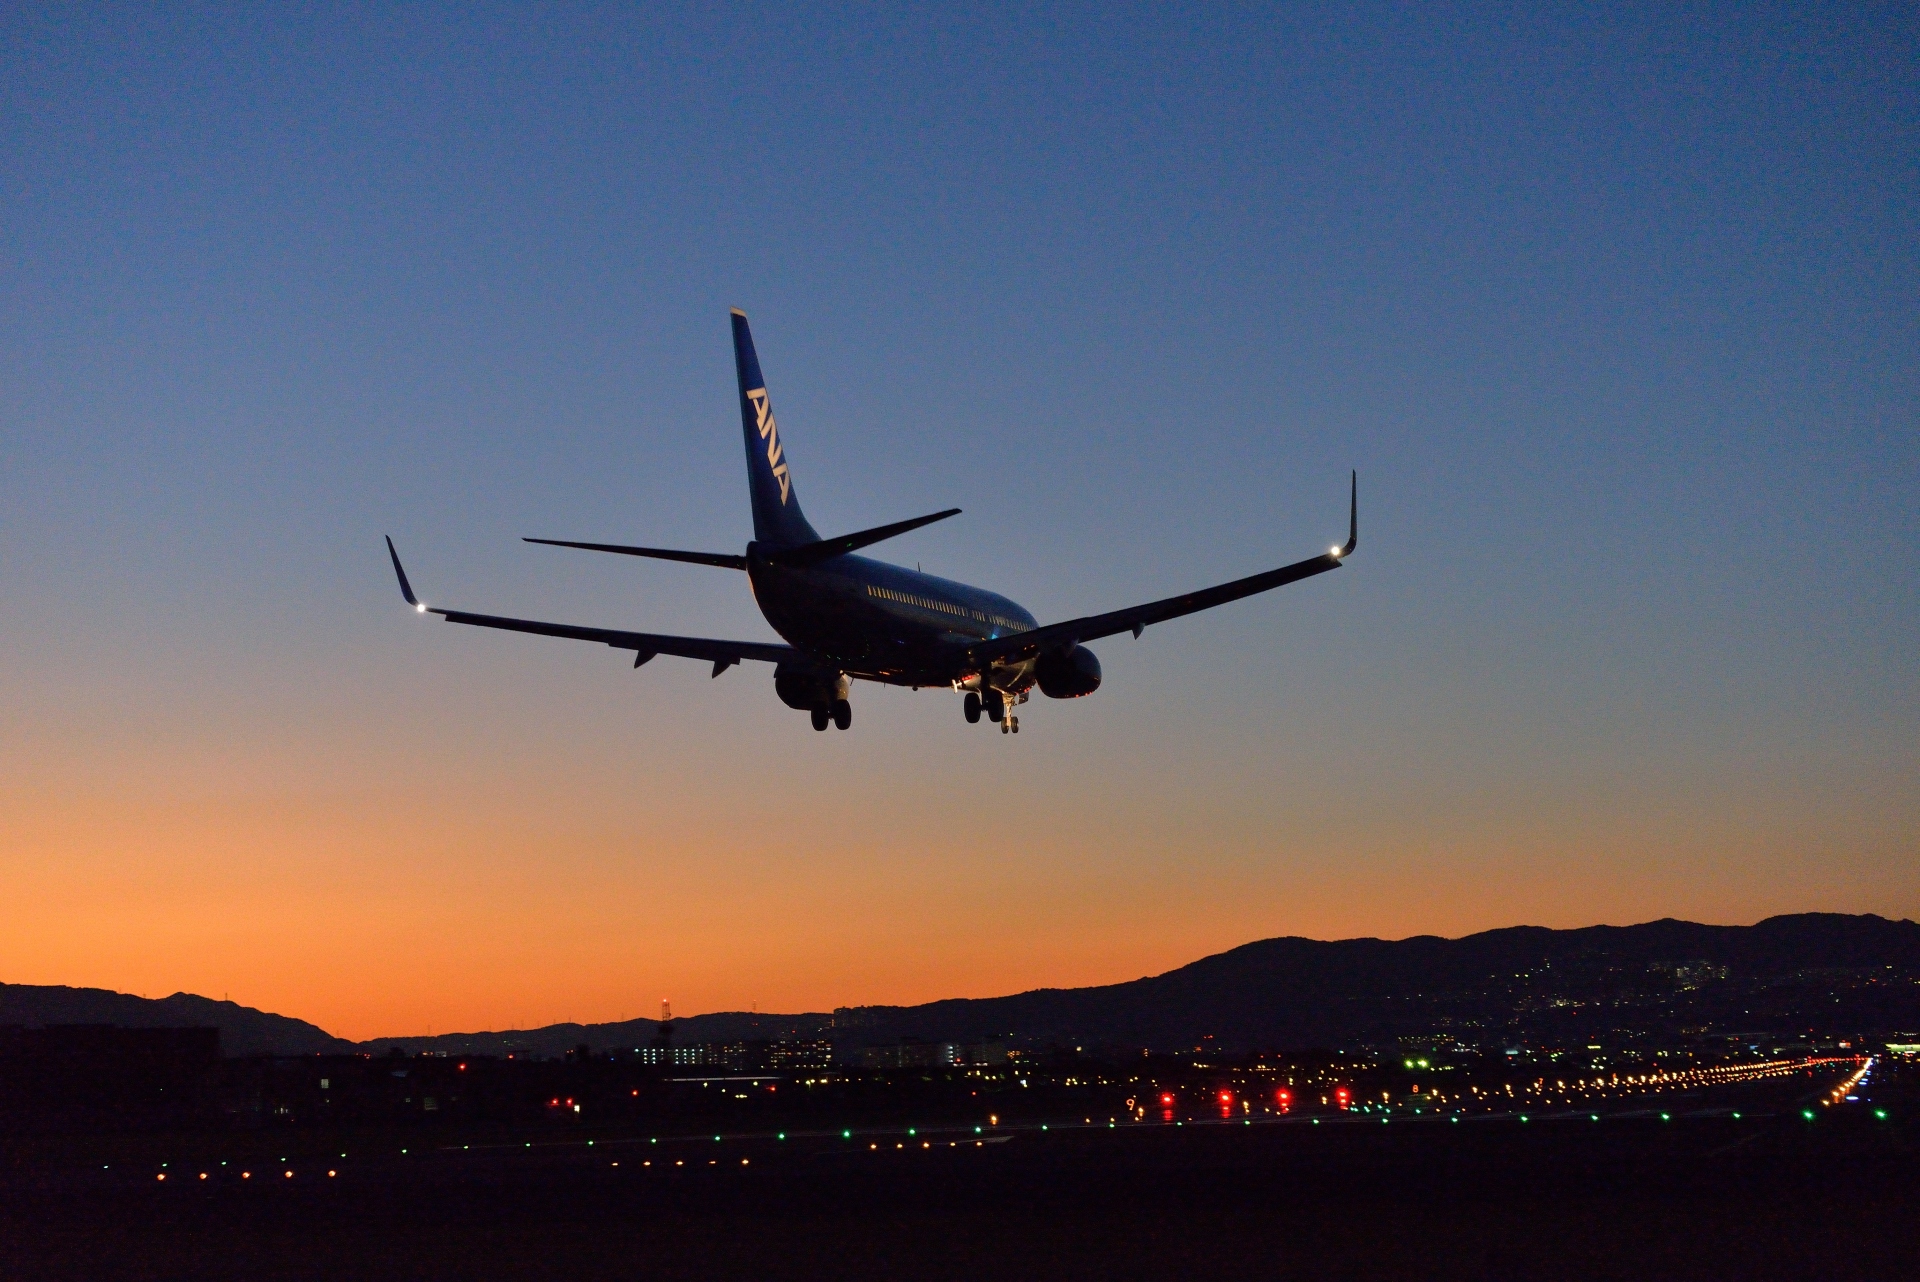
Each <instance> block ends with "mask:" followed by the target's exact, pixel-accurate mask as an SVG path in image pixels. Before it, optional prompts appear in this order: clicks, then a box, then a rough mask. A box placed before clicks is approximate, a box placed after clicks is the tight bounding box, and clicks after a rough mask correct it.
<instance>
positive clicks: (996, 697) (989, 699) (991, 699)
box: [980, 690, 1007, 721]
mask: <svg viewBox="0 0 1920 1282" xmlns="http://www.w3.org/2000/svg"><path fill="white" fill-rule="evenodd" d="M980 702H981V703H983V704H985V705H986V708H987V720H989V721H1000V720H1002V719H1003V718H1004V717H1005V716H1006V715H1007V700H1006V697H1005V696H1004V695H1002V694H1001V693H1000V692H999V691H998V690H989V691H987V692H986V694H985V695H983V696H981V699H980Z"/></svg>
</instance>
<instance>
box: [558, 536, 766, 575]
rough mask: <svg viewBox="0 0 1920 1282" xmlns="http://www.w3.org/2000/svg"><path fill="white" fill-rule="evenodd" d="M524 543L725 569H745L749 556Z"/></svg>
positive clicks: (606, 545) (613, 545) (562, 541)
mask: <svg viewBox="0 0 1920 1282" xmlns="http://www.w3.org/2000/svg"><path fill="white" fill-rule="evenodd" d="M521 542H523V543H544V544H546V545H547V546H548V547H555V548H585V549H586V550H587V551H589V552H618V553H619V554H620V555H622V556H650V557H654V558H656V559H658V560H661V561H685V562H687V563H688V564H690V565H717V566H719V567H720V568H721V569H723V570H744V569H746V568H747V558H746V557H744V556H736V555H734V554H733V553H731V552H680V551H676V550H675V549H673V548H637V547H632V546H629V545H628V544H625V543H570V542H568V541H567V540H565V539H522V540H521Z"/></svg>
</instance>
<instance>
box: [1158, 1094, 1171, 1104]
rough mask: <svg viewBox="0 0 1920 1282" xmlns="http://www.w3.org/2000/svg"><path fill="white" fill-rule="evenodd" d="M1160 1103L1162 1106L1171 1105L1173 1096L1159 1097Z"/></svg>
mask: <svg viewBox="0 0 1920 1282" xmlns="http://www.w3.org/2000/svg"><path fill="white" fill-rule="evenodd" d="M1160 1102H1161V1103H1162V1104H1171V1103H1173V1096H1171V1095H1162V1096H1161V1097H1160Z"/></svg>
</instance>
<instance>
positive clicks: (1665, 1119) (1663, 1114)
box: [1660, 1113, 1673, 1122]
mask: <svg viewBox="0 0 1920 1282" xmlns="http://www.w3.org/2000/svg"><path fill="white" fill-rule="evenodd" d="M1660 1120H1661V1121H1663V1122H1671V1121H1672V1120H1673V1119H1672V1118H1671V1117H1668V1116H1667V1115H1666V1114H1665V1113H1662V1114H1660Z"/></svg>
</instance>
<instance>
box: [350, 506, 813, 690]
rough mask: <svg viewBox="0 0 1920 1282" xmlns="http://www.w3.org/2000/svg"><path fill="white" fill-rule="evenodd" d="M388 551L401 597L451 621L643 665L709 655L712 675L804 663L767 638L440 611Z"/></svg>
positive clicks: (792, 651) (801, 654)
mask: <svg viewBox="0 0 1920 1282" xmlns="http://www.w3.org/2000/svg"><path fill="white" fill-rule="evenodd" d="M387 554H388V555H389V556H391V557H392V558H393V572H394V574H396V575H397V576H398V577H399V579H400V595H401V596H403V597H405V598H406V599H407V604H408V605H410V606H412V607H413V608H414V609H416V610H419V611H420V612H421V613H422V614H437V615H439V616H440V617H441V618H443V619H445V620H446V621H447V622H448V623H467V624H472V625H473V626H475V627H481V628H502V629H505V630H506V631H508V632H531V633H535V634H536V635H539V636H545V637H566V638H567V639H569V640H573V641H596V642H598V643H599V644H601V645H605V646H611V647H613V648H614V649H616V650H632V651H634V652H635V653H634V658H633V666H634V667H636V668H637V667H639V666H640V665H641V664H643V663H645V662H646V661H647V660H649V659H651V658H653V657H654V656H655V655H658V654H671V655H675V656H677V657H679V658H683V659H705V660H707V661H708V662H710V663H712V664H713V675H714V676H716V677H717V676H719V675H720V674H721V673H722V672H725V671H726V670H727V669H728V668H730V667H732V666H733V665H734V664H736V663H739V662H740V661H741V660H742V659H756V660H759V661H761V662H765V663H780V662H783V661H785V660H788V659H797V660H801V661H805V660H806V658H807V656H806V654H805V653H804V652H802V651H800V650H796V649H794V648H793V647H792V646H790V645H774V644H769V643H767V642H763V641H721V640H716V639H713V638H711V637H674V636H666V635H663V634H661V633H658V632H623V631H621V630H619V629H617V628H585V627H580V626H578V625H576V624H572V623H545V622H542V621H540V620H538V619H509V618H505V617H503V616H501V615H497V614H470V613H468V612H467V611H465V610H442V609H439V608H437V607H434V606H429V605H425V604H423V603H422V602H420V601H419V600H418V599H417V598H416V597H415V596H414V595H413V585H412V584H411V583H409V582H407V572H406V570H404V569H403V568H401V565H400V554H399V553H398V552H396V551H394V548H393V540H392V539H388V540H387Z"/></svg>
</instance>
